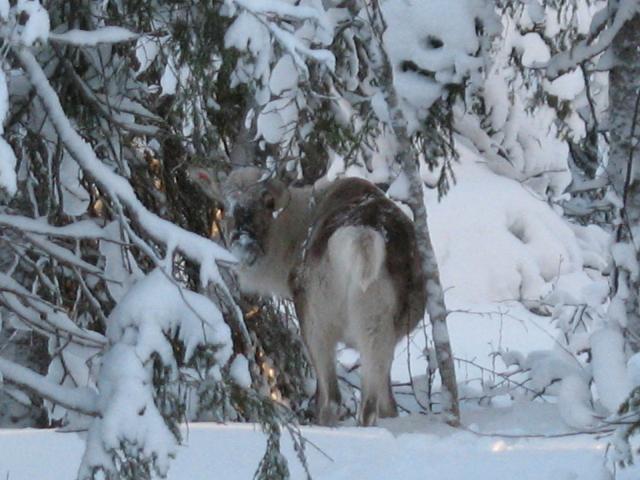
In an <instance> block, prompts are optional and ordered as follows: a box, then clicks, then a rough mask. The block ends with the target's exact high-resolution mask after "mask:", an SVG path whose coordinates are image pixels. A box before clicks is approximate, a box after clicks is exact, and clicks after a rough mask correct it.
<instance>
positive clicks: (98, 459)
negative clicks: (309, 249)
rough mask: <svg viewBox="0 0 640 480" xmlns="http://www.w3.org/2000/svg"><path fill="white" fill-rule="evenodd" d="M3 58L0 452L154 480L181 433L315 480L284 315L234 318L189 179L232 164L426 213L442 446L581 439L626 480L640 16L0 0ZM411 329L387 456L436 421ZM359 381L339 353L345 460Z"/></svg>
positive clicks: (512, 5)
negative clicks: (370, 189)
mask: <svg viewBox="0 0 640 480" xmlns="http://www.w3.org/2000/svg"><path fill="white" fill-rule="evenodd" d="M0 36H1V37H2V42H1V44H0V53H1V60H2V69H1V70H0V119H1V120H2V121H1V122H0V124H1V126H0V133H1V134H2V137H1V138H0V428H1V429H22V428H26V427H55V428H57V429H59V430H62V431H67V432H79V435H80V438H82V442H84V443H83V444H82V445H83V446H82V449H83V452H84V453H82V454H81V458H80V456H78V459H77V463H76V464H74V465H73V470H74V472H75V471H76V470H77V468H79V470H77V471H78V472H79V473H78V476H79V478H82V479H84V478H131V479H133V478H135V479H142V478H153V477H155V476H164V475H166V474H167V472H172V471H174V470H173V468H172V470H170V468H171V465H172V463H171V462H172V459H173V458H174V457H175V456H176V454H178V457H179V456H180V454H179V453H178V452H179V451H180V449H179V448H178V446H179V444H180V443H181V442H184V440H185V429H184V427H182V426H181V425H182V424H183V423H184V422H189V423H190V424H191V425H195V424H194V423H191V422H254V423H257V424H259V425H260V427H261V429H262V431H263V432H264V434H265V438H266V443H264V442H263V443H261V444H259V446H258V447H256V446H255V439H253V437H251V438H252V440H251V442H253V443H251V445H253V446H252V447H251V448H254V449H255V448H257V449H259V450H260V455H259V457H261V459H260V458H258V459H257V460H256V462H255V463H252V464H251V465H250V467H251V468H250V469H249V471H250V472H254V471H255V475H256V477H257V478H263V479H275V478H287V477H288V476H289V475H291V476H292V477H293V478H299V476H301V475H311V477H314V469H313V462H312V464H311V465H310V464H309V463H308V461H307V455H309V454H310V450H314V447H315V444H310V443H309V440H308V437H309V436H311V437H313V435H320V433H318V432H321V431H322V429H319V430H317V431H316V430H314V429H306V428H304V429H303V430H301V427H300V426H301V425H306V424H309V423H312V416H311V413H310V412H311V411H312V409H311V405H310V404H311V403H312V397H313V392H314V379H313V373H312V371H311V368H310V365H309V364H308V363H307V360H306V359H305V353H304V347H303V345H302V342H301V340H300V337H299V333H298V330H297V324H296V320H295V314H294V312H293V308H292V306H291V305H290V304H288V303H287V302H283V301H279V300H277V299H269V298H255V297H252V296H247V295H242V294H240V292H238V290H237V286H236V285H235V283H234V281H233V278H232V275H230V274H229V269H228V266H229V264H230V263H231V262H233V261H234V258H233V257H232V256H231V254H229V253H228V252H227V251H226V250H225V248H224V241H223V239H222V238H221V235H220V220H221V215H222V211H221V209H220V207H221V206H220V205H215V204H212V203H211V202H210V201H208V200H207V198H206V197H205V196H204V195H203V194H202V193H201V192H200V191H199V190H198V189H197V188H196V187H195V184H194V182H193V181H192V179H191V178H190V177H189V175H188V174H187V171H188V170H187V169H188V167H190V166H194V165H197V166H204V167H208V168H213V169H214V170H215V171H216V172H219V174H220V175H221V176H222V175H224V174H226V173H228V172H229V171H230V170H231V169H232V168H234V167H237V166H241V165H247V164H256V165H259V166H261V167H264V168H266V169H268V170H270V171H271V172H273V174H275V175H278V176H279V177H281V178H285V179H287V181H289V182H292V183H295V184H298V185H309V184H313V183H314V182H315V181H317V180H318V179H320V178H323V177H328V178H330V179H333V178H336V177H338V176H340V175H350V176H360V177H364V178H367V179H369V180H371V181H373V182H375V183H376V184H378V185H379V186H381V188H383V189H384V190H386V191H387V193H388V195H389V196H390V197H391V198H393V199H394V200H396V201H397V202H398V203H399V204H400V205H403V208H405V210H406V211H407V212H408V213H409V214H411V212H412V211H413V212H416V206H418V207H419V206H421V205H425V204H426V206H427V212H426V213H427V214H428V219H429V233H430V236H431V239H432V240H433V245H434V250H435V254H436V258H437V261H438V267H439V271H440V276H441V277H440V278H441V282H442V287H443V288H444V293H445V295H444V298H445V300H446V305H447V308H448V311H449V315H448V317H447V321H448V322H449V328H450V330H451V347H452V350H453V355H454V357H455V368H456V375H457V388H458V396H459V401H460V409H461V416H460V422H461V426H460V427H458V428H459V429H461V430H465V431H466V432H467V433H468V432H469V431H471V432H473V435H476V434H482V433H484V434H489V432H496V431H497V430H499V429H500V427H501V426H502V427H505V428H506V425H507V424H508V423H509V421H510V420H509V419H511V418H512V417H509V416H504V417H502V421H501V419H500V414H501V413H505V412H509V415H516V417H517V415H518V414H519V412H522V415H521V416H522V417H524V416H526V417H528V419H527V420H526V421H521V422H520V423H518V422H516V423H515V424H514V425H510V426H509V428H510V430H509V429H507V430H508V431H506V433H505V436H504V438H512V439H513V438H515V439H517V438H524V437H527V436H535V437H542V438H543V439H544V438H545V437H554V438H567V439H569V440H568V441H571V439H574V438H578V437H575V434H577V433H583V434H584V436H585V437H586V438H587V440H585V439H584V438H583V436H579V438H580V439H581V440H580V441H582V442H590V441H594V442H595V441H596V438H598V439H600V440H599V441H601V442H602V441H603V442H605V444H608V445H609V446H608V447H607V448H606V449H604V450H598V457H599V458H601V461H602V465H603V466H602V470H601V471H599V473H598V475H602V478H609V477H607V475H610V476H613V475H617V474H619V475H625V474H629V473H628V472H629V470H628V469H626V470H624V469H623V470H619V467H620V466H621V465H628V464H630V463H632V461H633V458H634V455H635V454H636V453H637V451H636V450H637V446H638V443H637V442H638V437H637V436H636V433H637V430H638V429H640V354H638V351H639V350H640V304H639V300H638V289H639V288H640V265H639V262H640V257H639V256H638V254H639V248H640V241H639V240H637V236H638V235H640V231H639V229H640V184H639V180H640V169H639V168H638V165H640V163H639V162H640V160H639V158H638V152H636V148H637V145H638V140H639V139H640V131H639V130H638V126H637V123H638V110H639V109H640V2H638V1H637V0H619V1H614V0H610V1H604V0H571V1H563V0H521V1H502V0H496V1H489V0H386V1H376V0H343V1H340V0H299V1H294V0H262V1H261V0H213V1H189V0H185V1H180V0H176V1H162V0H135V1H109V0H101V1H86V0H59V1H58V0H50V1H43V2H42V3H40V2H38V1H33V0H17V1H16V0H12V1H9V0H0ZM419 180H422V181H421V182H420V181H419ZM416 182H418V183H416ZM423 196H424V198H423ZM417 220H418V219H417V218H416V221H417ZM416 223H418V222H416ZM428 326H429V318H428V317H427V318H426V319H425V322H423V324H422V325H421V326H419V327H418V329H417V330H416V331H415V332H413V334H412V335H411V336H410V338H409V339H408V340H407V341H406V342H405V343H401V344H400V345H398V347H397V351H396V362H395V363H394V369H393V377H394V392H395V396H396V398H397V399H398V401H399V404H400V408H401V412H402V413H401V417H400V418H398V419H396V420H387V421H386V422H383V424H382V426H383V427H385V428H388V429H389V430H390V431H392V432H394V433H396V434H398V433H402V432H405V433H406V432H412V431H415V429H416V427H415V425H418V424H419V425H423V423H421V422H423V420H421V419H428V424H427V426H426V427H425V431H427V432H429V431H440V430H441V429H442V428H444V427H443V424H444V420H440V418H441V417H444V415H441V414H442V412H443V410H446V411H449V408H450V406H449V405H447V404H446V402H443V400H442V397H441V395H440V391H441V380H440V376H439V373H438V368H437V367H438V362H437V359H436V357H437V352H436V350H437V349H436V347H435V345H434V342H433V338H432V334H431V330H430V328H428ZM436 333H437V332H436ZM357 366H358V363H357V355H355V354H354V353H353V352H352V351H349V350H347V349H345V350H344V351H342V352H341V353H340V368H339V372H340V380H341V385H340V388H341V390H342V397H343V400H344V405H343V407H344V409H345V412H347V414H346V416H345V418H344V419H343V426H340V427H338V429H337V432H340V430H341V429H345V431H346V430H348V431H350V432H356V433H354V435H356V436H357V435H358V433H357V432H358V431H359V429H353V428H351V429H350V426H352V425H354V424H355V420H354V416H355V412H356V405H357V402H358V395H359V389H358V371H357V370H358V369H357ZM540 406H543V407H542V408H543V410H538V408H539V407H540ZM532 412H538V413H537V414H535V415H533V414H532ZM540 412H542V413H540ZM449 413H450V412H449ZM454 413H455V412H454ZM421 414H425V415H421ZM454 416H455V415H454ZM488 419H492V420H488ZM448 420H451V418H448ZM454 420H455V419H454ZM439 423H440V424H442V425H440V426H438V424H439ZM450 423H453V424H455V423H456V422H455V421H453V422H450ZM447 428H448V427H447ZM483 429H485V430H486V431H484V432H481V431H480V430H483ZM17 431H18V430H11V432H17ZM1 432H2V435H5V433H4V432H9V430H2V431H1ZM198 432H199V431H198V430H197V429H196V427H194V435H196V434H198ZM305 432H308V435H307V434H306V433H305ZM283 433H284V435H283ZM6 435H9V433H6ZM67 435H75V434H67ZM216 435H217V436H214V437H212V438H214V440H215V441H214V440H211V444H210V445H209V446H208V448H209V449H210V450H205V452H209V453H207V455H209V454H210V455H212V456H215V452H216V449H217V448H222V447H221V444H224V443H225V442H226V441H231V440H230V438H231V437H230V436H228V437H227V436H225V434H224V432H223V433H222V434H221V433H219V432H218V433H217V434H216ZM598 435H606V436H605V437H601V436H598ZM187 437H188V435H187ZM281 437H282V438H281ZM285 437H286V438H285ZM3 438H7V439H9V440H7V441H8V442H9V443H13V442H15V438H16V437H3ZM74 438H76V437H75V436H74ZM194 438H199V437H197V435H196V436H194ZM203 438H204V439H205V441H206V438H207V437H206V435H205V436H204V437H203ZM341 438H342V437H341ZM363 438H364V437H363ZM393 438H394V437H391V436H389V437H384V442H383V443H384V444H385V445H392V444H393V445H396V444H394V443H393V442H394V441H396V440H394V439H393ZM400 438H402V437H399V438H398V439H397V441H398V442H400ZM425 438H426V437H425ZM465 438H467V437H465ZM480 438H481V437H480ZM602 438H604V440H602ZM285 440H286V442H288V443H287V445H288V446H287V448H288V449H289V450H290V452H289V453H288V454H283V453H281V445H283V442H285ZM343 440H344V439H343ZM343 440H336V441H338V444H340V441H343ZM75 441H77V438H76V440H75ZM430 441H432V442H435V444H436V445H435V447H434V449H433V450H434V451H438V448H442V449H444V448H445V447H446V448H447V449H451V450H455V449H456V448H461V446H460V445H462V444H465V445H466V444H469V442H470V441H468V439H467V440H466V441H464V442H459V443H457V444H456V443H455V442H450V443H446V442H447V440H446V438H445V439H444V440H438V439H437V438H435V439H434V438H432V439H431V440H430ZM216 442H217V443H216ZM438 442H440V443H438ZM443 442H444V443H443ZM231 443H232V444H233V442H231ZM15 444H16V445H17V444H18V443H15ZM36 444H37V443H33V444H28V443H27V444H26V445H27V446H28V445H32V447H31V448H33V452H32V453H33V454H34V455H38V454H37V453H36V446H35V445H36ZM584 444H585V445H586V443H584ZM45 445H47V444H46V443H45ZM48 445H49V446H51V444H48ZM234 445H235V444H234ZM247 445H248V444H243V443H242V442H239V443H238V444H237V445H236V447H235V448H240V449H242V448H249V447H247ZM340 445H341V444H340ZM495 445H498V447H499V448H498V450H496V451H501V450H500V448H502V447H500V445H502V444H499V443H497V444H495ZM562 445H563V444H560V447H558V448H560V449H562ZM581 445H582V444H581ZM344 448H345V449H347V451H349V450H348V448H349V447H348V446H347V444H346V443H345V446H344ZM393 448H399V447H397V446H395V447H393ZM505 448H506V447H505ZM552 448H555V447H552ZM576 448H577V447H576ZM443 451H444V450H443ZM292 452H293V453H292ZM312 454H313V455H317V453H312ZM443 455H444V453H443ZM352 456H353V458H355V456H356V454H355V453H353V455H352ZM293 457H298V458H297V460H294V459H293ZM349 458H350V457H349V456H347V460H348V459H349ZM10 459H11V458H10V456H9V454H6V457H5V458H3V456H2V454H0V475H3V474H5V470H3V463H4V462H5V461H6V462H9V460H10ZM179 460H180V459H179V458H178V460H177V462H179ZM383 461H384V459H380V458H379V459H378V460H377V462H378V464H379V463H380V462H383ZM293 462H296V464H297V465H296V466H294V465H292V463H293ZM562 462H563V460H562V459H559V460H558V463H562ZM578 463H579V462H578V461H577V462H576V464H578ZM78 465H79V466H78ZM537 467H538V468H540V465H537ZM6 468H7V470H6V475H7V478H12V479H13V478H21V477H20V476H19V475H20V470H19V468H18V471H17V473H16V471H15V470H14V471H13V473H11V471H10V470H9V468H8V467H6ZM471 468H472V467H471ZM631 468H633V467H631ZM292 469H294V471H295V472H298V473H294V474H291V471H292ZM295 469H298V470H295ZM472 471H473V470H470V472H472ZM333 472H334V474H335V471H333ZM625 472H626V473H625ZM10 473H11V475H13V476H9V474H10ZM236 473H237V472H236ZM539 473H540V475H541V476H531V477H527V478H551V477H548V476H547V477H545V476H544V475H543V474H542V473H541V471H540V472H539ZM237 475H238V476H237V477H233V478H246V477H243V476H241V475H240V473H237ZM469 475H470V473H469ZM24 478H27V477H24ZM33 478H35V477H33ZM49 478H63V477H59V476H57V475H56V474H53V475H52V476H51V477H49ZM178 478H180V477H178ZM190 478H191V477H190ZM193 478H199V477H197V476H194V477H193ZM223 478H232V477H223ZM314 478H315V477H314ZM323 478H324V477H323ZM326 478H343V477H339V476H336V477H331V476H327V477H326ZM349 478H355V477H349ZM362 478H365V477H362ZM366 478H374V477H373V476H368V477H366ZM380 478H384V477H380ZM387 478H389V477H387ZM406 478H413V477H411V476H410V475H409V476H407V477H406ZM417 478H423V477H417ZM445 478H447V477H445ZM450 478H453V477H450ZM459 478H465V477H459ZM480 478H484V477H480ZM487 478H489V477H487ZM492 478H498V477H492ZM505 478H506V477H505ZM557 478H560V477H557ZM567 478H577V477H567ZM581 478H582V477H581ZM584 478H600V477H596V476H594V477H584ZM628 478H632V477H628Z"/></svg>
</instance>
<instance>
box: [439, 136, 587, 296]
mask: <svg viewBox="0 0 640 480" xmlns="http://www.w3.org/2000/svg"><path fill="white" fill-rule="evenodd" d="M459 151H460V154H461V158H460V162H459V164H455V165H454V172H455V176H456V180H457V183H456V185H455V186H454V187H453V188H452V189H451V191H450V192H449V193H448V194H447V195H446V196H445V197H444V199H442V201H441V202H438V200H437V193H436V192H429V194H428V199H427V204H428V205H427V206H428V212H429V224H430V226H431V234H432V237H433V243H434V248H435V251H436V255H437V257H438V262H439V265H440V271H441V274H442V282H443V286H444V288H445V291H446V295H447V300H448V301H449V302H450V306H451V305H456V304H457V303H459V302H463V303H464V302H471V303H484V302H491V301H503V300H539V299H541V298H543V297H544V296H545V295H547V294H548V293H549V292H550V291H551V289H552V287H553V284H554V282H555V281H556V280H557V279H558V277H559V276H561V275H565V274H574V273H577V274H581V273H580V272H581V271H582V267H583V258H582V253H581V250H580V248H579V245H578V241H577V239H576V236H575V234H574V232H573V231H572V229H571V228H570V227H569V226H568V224H567V223H566V222H565V221H564V220H563V219H562V218H561V217H560V216H559V215H558V214H557V213H556V212H554V211H553V210H552V209H551V207H550V206H549V205H548V204H547V203H545V202H544V201H542V200H540V199H539V198H538V197H536V196H535V195H534V194H533V193H532V192H531V191H530V190H528V189H527V188H525V187H523V186H522V185H521V184H520V183H518V182H516V181H514V180H511V179H509V178H506V177H502V176H499V175H496V174H495V173H493V172H492V171H491V170H490V169H489V168H487V167H486V166H485V165H484V164H482V163H481V160H480V158H478V157H477V156H475V155H474V154H473V153H472V152H471V151H470V150H468V149H466V148H464V147H461V148H459ZM451 302H453V303H451Z"/></svg>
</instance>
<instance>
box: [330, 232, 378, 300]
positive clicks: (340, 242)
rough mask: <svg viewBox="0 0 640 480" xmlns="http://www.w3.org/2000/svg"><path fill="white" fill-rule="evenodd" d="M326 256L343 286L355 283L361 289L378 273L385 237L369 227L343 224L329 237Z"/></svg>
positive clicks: (351, 285) (352, 285) (375, 277)
mask: <svg viewBox="0 0 640 480" xmlns="http://www.w3.org/2000/svg"><path fill="white" fill-rule="evenodd" d="M329 258H330V261H331V264H332V265H333V266H334V268H335V269H336V272H339V273H340V278H341V279H342V281H344V282H346V285H345V287H347V288H349V290H350V289H351V288H352V287H354V286H357V287H358V288H359V289H360V290H361V291H363V292H364V291H366V290H367V289H368V288H369V286H370V285H371V284H372V283H373V282H374V281H375V280H377V279H378V277H379V276H380V269H381V268H382V264H383V262H384V260H385V243H384V237H383V236H382V235H381V234H380V233H379V232H377V231H376V230H374V229H372V228H368V227H354V226H349V227H342V228H340V229H338V230H337V231H336V232H335V233H334V234H333V235H332V236H331V238H330V239H329Z"/></svg>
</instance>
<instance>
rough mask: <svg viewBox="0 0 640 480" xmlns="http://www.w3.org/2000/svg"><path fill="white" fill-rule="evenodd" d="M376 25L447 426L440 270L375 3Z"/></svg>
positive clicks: (447, 352) (450, 411)
mask: <svg viewBox="0 0 640 480" xmlns="http://www.w3.org/2000/svg"><path fill="white" fill-rule="evenodd" d="M375 5H376V10H377V11H376V12H374V15H376V16H378V20H379V25H381V28H380V29H379V30H378V31H377V34H378V39H379V41H380V54H381V61H382V65H381V69H380V86H381V88H382V90H383V93H384V95H385V98H386V101H387V105H388V108H389V115H390V117H391V126H392V128H393V132H394V134H395V137H396V140H397V142H398V154H397V159H398V160H399V162H400V165H401V166H402V169H403V171H404V173H405V175H406V176H407V178H408V179H409V199H408V203H409V207H410V208H411V211H412V212H413V219H414V223H415V227H416V236H417V244H418V252H419V255H420V259H421V261H422V268H423V271H424V274H425V279H426V289H427V306H426V309H427V313H428V314H429V319H430V321H431V327H432V337H433V343H434V345H435V349H436V359H437V361H438V369H439V371H440V378H441V380H442V391H441V395H442V406H443V412H444V413H445V414H446V415H447V416H448V417H449V418H448V423H449V424H450V425H455V426H457V425H459V424H460V407H459V404H458V385H457V382H456V372H455V368H454V364H453V354H452V351H451V343H450V341H449V330H448V328H447V307H446V305H445V301H444V291H443V289H442V284H441V282H440V272H439V269H438V262H437V260H436V256H435V252H434V251H433V244H432V243H431V235H430V233H429V224H428V222H427V209H426V207H425V205H424V194H423V190H422V188H423V182H422V178H421V177H420V169H419V163H418V153H417V152H416V150H415V148H414V146H413V143H412V141H411V137H410V135H409V132H408V130H407V121H406V119H405V117H404V114H403V112H402V108H401V106H400V99H399V98H398V93H397V91H396V88H395V85H394V83H393V69H392V67H391V62H390V60H389V57H388V55H387V52H386V50H385V49H384V45H383V43H382V33H383V32H384V30H385V29H386V24H385V22H384V19H383V18H382V12H381V10H380V6H379V5H378V4H377V2H375Z"/></svg>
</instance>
